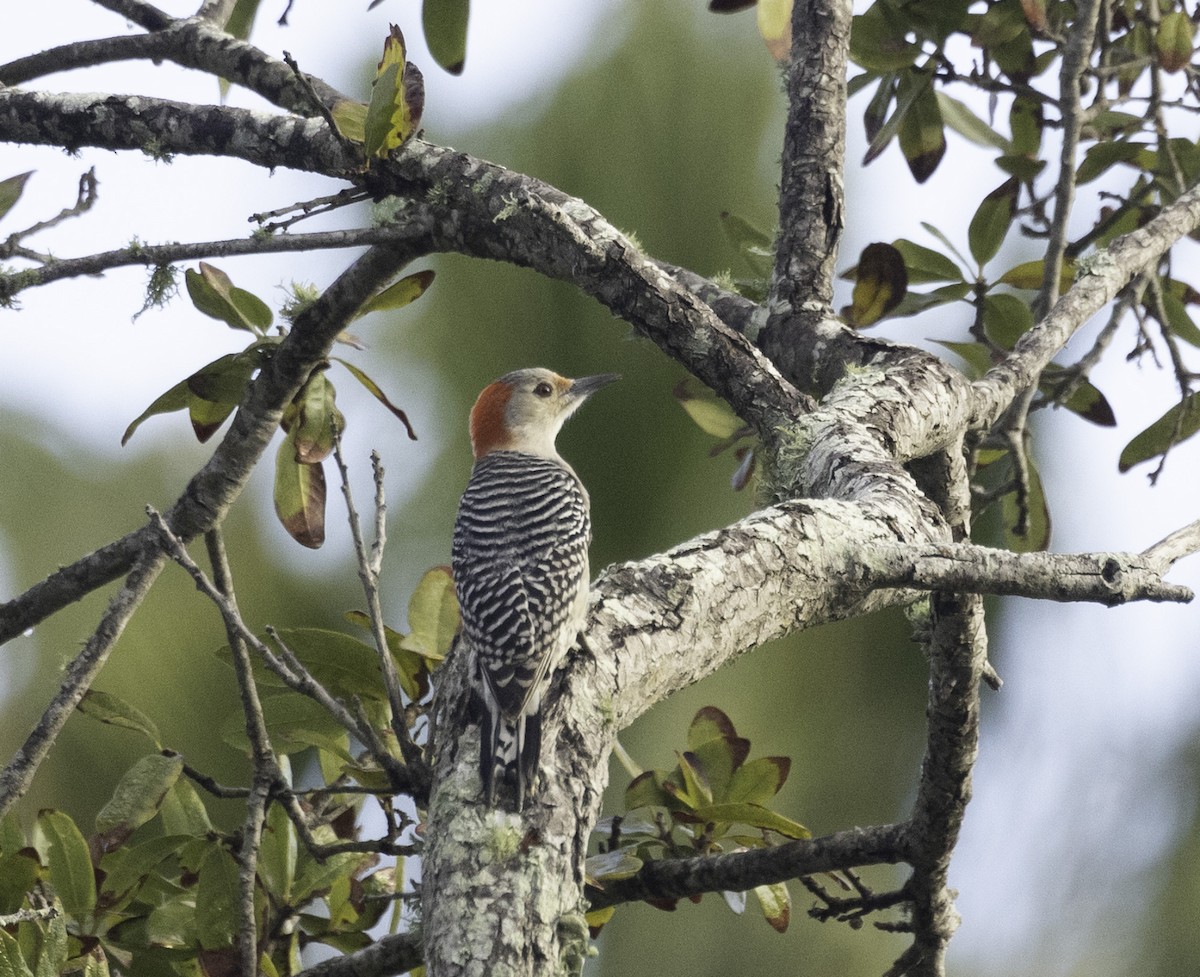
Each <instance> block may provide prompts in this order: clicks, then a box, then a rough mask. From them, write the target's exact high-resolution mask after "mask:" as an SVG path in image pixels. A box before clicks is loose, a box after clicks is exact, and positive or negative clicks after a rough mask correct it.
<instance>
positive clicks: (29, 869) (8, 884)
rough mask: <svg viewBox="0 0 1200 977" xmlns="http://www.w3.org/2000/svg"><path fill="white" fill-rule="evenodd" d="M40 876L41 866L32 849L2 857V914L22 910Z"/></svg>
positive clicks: (16, 850) (0, 910)
mask: <svg viewBox="0 0 1200 977" xmlns="http://www.w3.org/2000/svg"><path fill="white" fill-rule="evenodd" d="M40 874H41V865H40V864H39V862H38V860H37V855H36V853H35V852H33V851H32V850H31V849H28V848H25V849H14V850H13V851H11V852H7V851H6V852H5V854H4V855H0V914H7V913H15V912H16V911H17V910H18V909H20V908H21V906H22V904H24V902H25V899H26V897H27V896H28V895H29V893H30V892H32V891H33V887H34V886H35V885H36V884H37V880H38V876H39V875H40Z"/></svg>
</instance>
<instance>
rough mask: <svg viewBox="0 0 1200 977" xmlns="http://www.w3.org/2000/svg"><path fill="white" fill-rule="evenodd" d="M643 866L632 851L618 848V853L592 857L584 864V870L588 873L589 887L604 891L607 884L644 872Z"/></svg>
mask: <svg viewBox="0 0 1200 977" xmlns="http://www.w3.org/2000/svg"><path fill="white" fill-rule="evenodd" d="M643 864H644V863H643V862H642V860H641V859H640V858H638V857H637V856H636V855H634V854H633V853H632V851H631V849H628V848H618V849H617V850H616V851H609V852H602V853H600V854H599V855H592V856H590V857H589V858H588V859H587V861H586V862H584V866H583V870H584V872H586V873H587V878H588V884H589V885H594V886H596V887H597V888H600V889H603V888H604V883H605V882H618V881H620V880H621V879H630V878H633V876H635V875H637V874H638V872H640V871H641V870H642V865H643Z"/></svg>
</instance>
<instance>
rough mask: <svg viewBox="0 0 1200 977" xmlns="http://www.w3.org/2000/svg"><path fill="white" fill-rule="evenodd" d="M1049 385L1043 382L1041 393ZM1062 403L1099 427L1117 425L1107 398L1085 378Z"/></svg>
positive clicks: (1044, 391)
mask: <svg viewBox="0 0 1200 977" xmlns="http://www.w3.org/2000/svg"><path fill="white" fill-rule="evenodd" d="M1044 376H1045V374H1043V377H1044ZM1049 386H1050V385H1049V384H1045V383H1043V384H1042V385H1041V387H1040V389H1041V391H1042V393H1046V391H1047V387H1049ZM1062 405H1063V407H1065V408H1066V409H1067V410H1069V411H1071V412H1072V413H1073V414H1078V415H1079V416H1080V417H1082V418H1083V419H1084V420H1085V421H1091V422H1092V423H1093V424H1095V425H1097V426H1099V427H1116V426H1117V417H1116V415H1115V414H1114V413H1113V409H1112V406H1111V405H1110V404H1109V402H1108V399H1107V398H1106V397H1105V396H1104V394H1102V393H1101V392H1100V391H1099V390H1097V389H1096V388H1095V387H1094V386H1092V384H1091V383H1089V382H1088V381H1087V380H1084V381H1083V382H1082V383H1081V384H1079V386H1078V387H1076V388H1075V390H1074V391H1072V393H1071V396H1070V397H1068V398H1067V399H1066V400H1064V401H1063V402H1062Z"/></svg>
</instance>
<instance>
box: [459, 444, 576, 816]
mask: <svg viewBox="0 0 1200 977" xmlns="http://www.w3.org/2000/svg"><path fill="white" fill-rule="evenodd" d="M591 535H592V532H591V519H590V517H589V513H588V497H587V493H586V491H585V490H584V488H583V486H582V485H581V484H580V482H579V479H578V478H577V477H576V476H575V473H574V472H572V471H571V469H570V468H568V467H567V466H566V465H565V464H563V463H562V462H561V461H558V460H556V459H552V458H544V457H541V456H538V455H531V454H525V453H523V452H517V451H493V452H490V453H489V454H486V455H484V456H483V457H482V458H480V459H479V460H478V461H477V462H476V463H475V467H474V469H473V471H472V473H471V479H470V481H469V482H468V484H467V488H466V491H465V492H464V493H463V498H462V502H461V504H460V506H459V511H458V519H457V520H456V522H455V526H454V544H453V560H452V562H453V566H454V581H455V589H456V591H457V593H458V601H459V605H460V608H461V611H462V623H463V636H464V637H465V638H466V639H467V641H468V642H469V644H470V646H471V648H472V649H473V654H474V657H475V662H476V669H477V671H476V682H477V691H478V693H479V695H480V698H481V699H482V705H483V708H482V709H481V710H480V712H481V715H480V723H481V746H480V754H481V755H480V764H479V767H480V778H481V780H482V781H483V785H484V790H485V793H486V795H487V798H488V803H489V804H491V803H494V799H495V782H496V779H497V775H500V776H506V775H512V774H514V773H515V775H516V782H517V809H518V810H520V808H521V805H522V803H523V801H524V796H525V793H526V791H527V790H528V789H529V788H530V787H531V786H532V783H533V777H534V775H535V774H536V771H537V767H538V763H539V755H540V752H541V714H540V708H541V699H542V693H543V692H544V691H545V688H546V686H547V685H548V683H549V679H550V676H551V674H552V673H553V670H554V669H555V668H556V667H557V665H558V664H559V662H560V661H561V660H562V658H563V656H564V655H565V654H566V652H567V651H568V650H569V649H570V647H571V645H572V644H573V643H574V641H575V639H576V637H577V636H578V632H579V629H580V627H581V626H582V624H583V618H582V615H583V611H584V608H585V607H586V598H587V586H588V544H589V543H590V542H591Z"/></svg>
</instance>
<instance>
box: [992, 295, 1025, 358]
mask: <svg viewBox="0 0 1200 977" xmlns="http://www.w3.org/2000/svg"><path fill="white" fill-rule="evenodd" d="M1032 328H1033V311H1032V310H1031V309H1030V308H1029V306H1028V304H1026V303H1025V302H1022V301H1021V300H1020V299H1019V298H1017V297H1016V296H1015V295H1009V294H1007V293H1004V292H990V293H989V294H987V295H985V296H984V298H983V331H984V332H985V333H986V334H987V337H988V339H990V340H991V341H992V342H993V343H995V344H996V345H997V346H999V347H1000V348H1001V349H1006V350H1010V349H1012V348H1013V347H1014V346H1016V345H1017V340H1018V339H1020V338H1021V337H1022V336H1024V335H1025V333H1027V332H1029V330H1030V329H1032Z"/></svg>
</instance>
